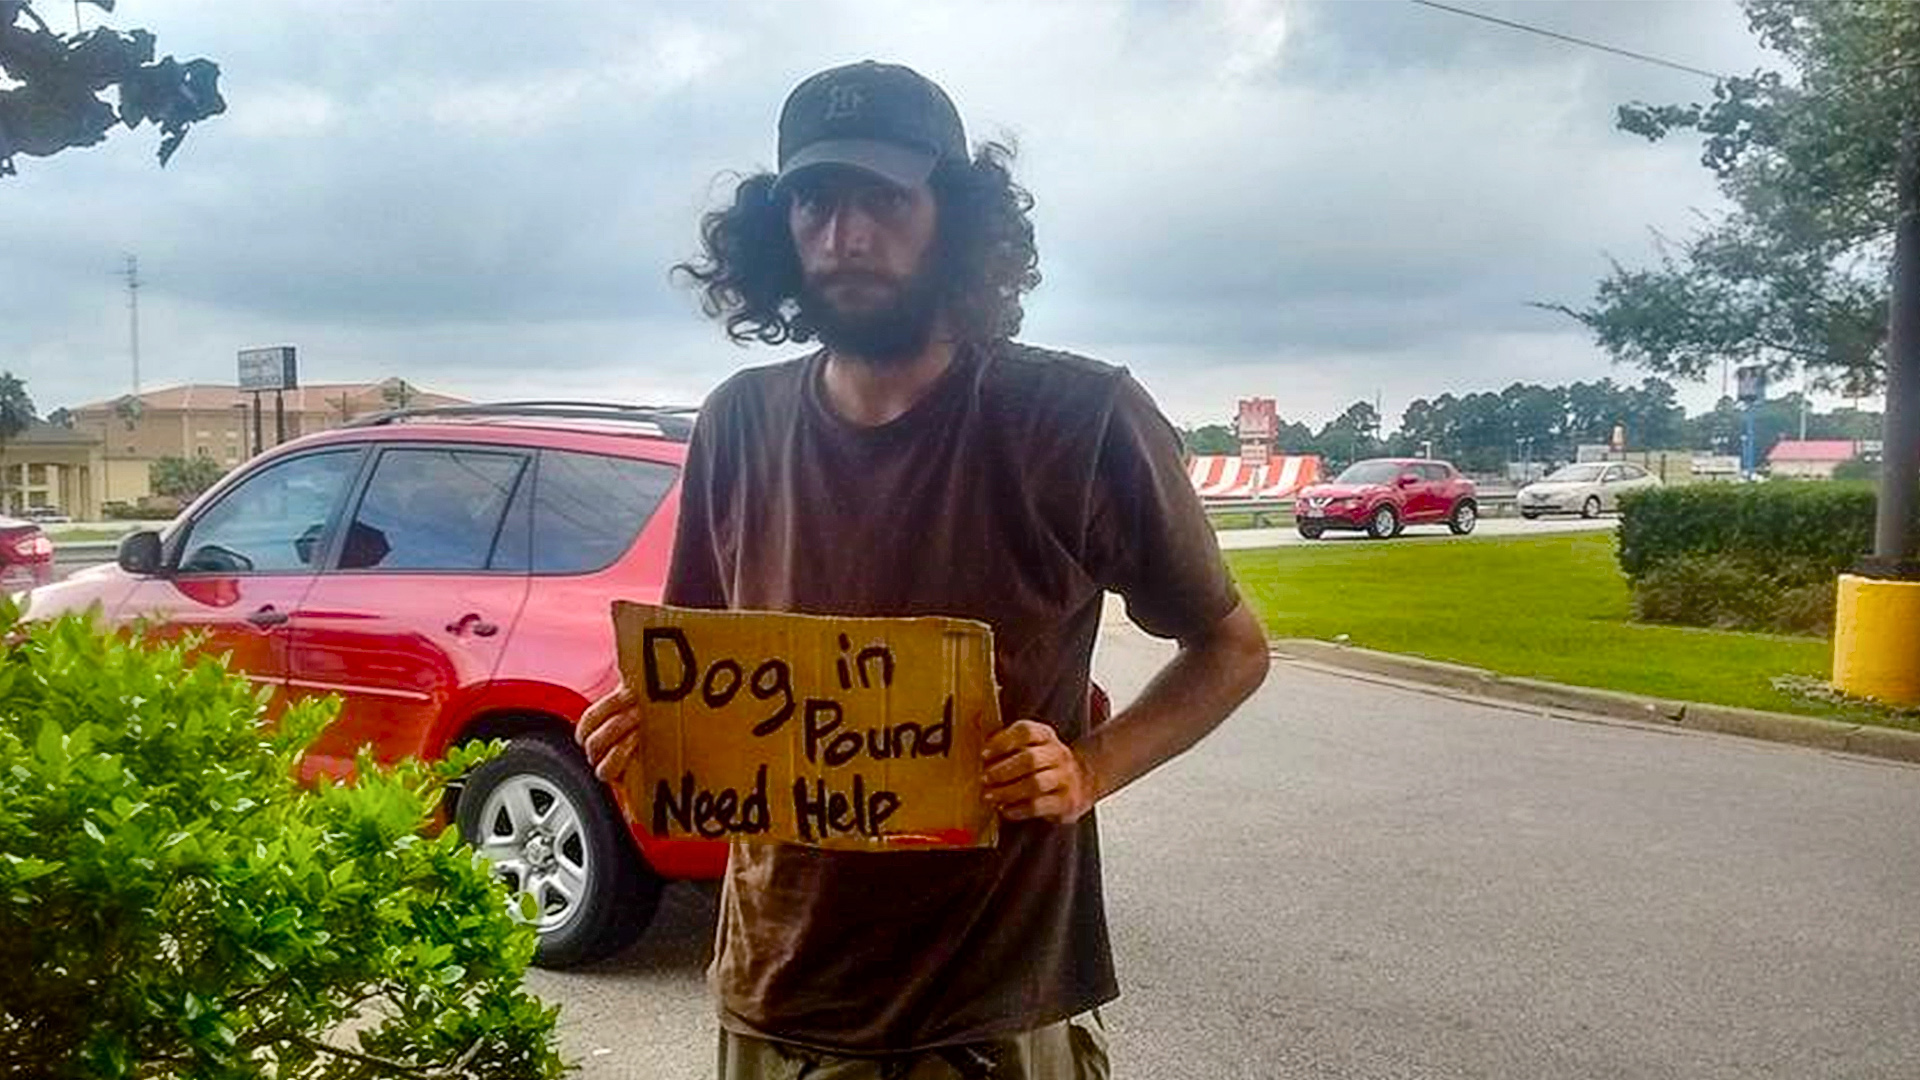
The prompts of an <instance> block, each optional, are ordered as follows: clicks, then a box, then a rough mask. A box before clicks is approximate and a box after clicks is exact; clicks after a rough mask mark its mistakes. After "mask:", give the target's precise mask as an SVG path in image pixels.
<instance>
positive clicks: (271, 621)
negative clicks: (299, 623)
mask: <svg viewBox="0 0 1920 1080" xmlns="http://www.w3.org/2000/svg"><path fill="white" fill-rule="evenodd" d="M288 618H289V616H288V615H287V613H286V612H284V611H276V610H275V609H274V606H273V605H272V604H265V605H263V606H261V608H260V610H258V611H255V612H254V613H253V614H251V615H249V616H247V621H248V622H250V623H252V624H253V625H255V626H257V627H259V628H261V629H262V630H265V629H268V628H270V627H275V626H283V625H285V624H286V621H287V619H288Z"/></svg>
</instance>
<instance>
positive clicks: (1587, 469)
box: [1547, 465, 1606, 484]
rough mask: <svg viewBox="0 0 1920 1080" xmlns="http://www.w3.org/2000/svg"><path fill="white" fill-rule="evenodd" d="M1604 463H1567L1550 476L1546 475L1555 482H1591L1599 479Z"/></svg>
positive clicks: (1550, 480)
mask: <svg viewBox="0 0 1920 1080" xmlns="http://www.w3.org/2000/svg"><path fill="white" fill-rule="evenodd" d="M1605 468H1606V466H1604V465H1569V466H1567V467H1566V468H1564V469H1561V470H1560V471H1559V472H1557V473H1554V474H1553V475H1552V476H1549V477H1547V480H1548V481H1549V482H1552V483H1555V484H1591V483H1593V482H1594V481H1595V480H1598V479H1600V473H1601V471H1602V470H1604V469H1605Z"/></svg>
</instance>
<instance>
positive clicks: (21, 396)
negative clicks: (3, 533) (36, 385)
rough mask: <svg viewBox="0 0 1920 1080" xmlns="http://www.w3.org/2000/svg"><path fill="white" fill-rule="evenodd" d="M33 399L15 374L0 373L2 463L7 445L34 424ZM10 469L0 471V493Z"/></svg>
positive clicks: (24, 384) (0, 457) (8, 372)
mask: <svg viewBox="0 0 1920 1080" xmlns="http://www.w3.org/2000/svg"><path fill="white" fill-rule="evenodd" d="M33 419H34V413H33V399H32V398H31V397H28V396H27V384H26V383H23V382H21V381H20V380H19V379H18V378H17V377H15V375H14V374H13V372H11V371H4V372H0V461H4V460H5V459H6V454H7V444H8V443H10V442H12V441H13V440H14V437H15V436H17V435H19V434H20V433H21V432H23V431H25V430H27V427H28V426H29V425H31V424H32V423H33ZM9 472H11V470H10V469H0V492H4V491H5V490H6V487H7V474H8V473H9Z"/></svg>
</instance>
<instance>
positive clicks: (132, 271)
mask: <svg viewBox="0 0 1920 1080" xmlns="http://www.w3.org/2000/svg"><path fill="white" fill-rule="evenodd" d="M125 274H126V278H127V351H128V352H129V353H130V354H131V355H132V357H133V392H134V393H135V394H138V393H139V392H140V285H141V282H140V256H138V255H128V256H127V265H126V270H125Z"/></svg>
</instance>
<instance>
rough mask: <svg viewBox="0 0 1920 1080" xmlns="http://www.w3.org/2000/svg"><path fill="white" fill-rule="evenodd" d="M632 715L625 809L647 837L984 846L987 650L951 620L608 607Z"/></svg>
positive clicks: (994, 708)
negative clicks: (634, 703)
mask: <svg viewBox="0 0 1920 1080" xmlns="http://www.w3.org/2000/svg"><path fill="white" fill-rule="evenodd" d="M613 620H614V629H615V632H616V634H617V635H618V640H619V649H620V670H621V673H622V676H623V677H624V678H625V680H626V683H627V685H628V686H631V687H633V688H634V689H635V690H636V691H637V692H638V693H639V696H640V711H641V715H642V717H643V723H642V726H641V731H640V747H639V751H638V753H637V754H636V755H635V765H634V766H633V767H631V768H629V769H628V770H627V776H626V782H625V792H624V794H625V796H626V804H627V808H628V812H629V813H631V814H632V815H633V816H634V817H635V818H636V819H637V820H638V821H639V822H640V823H641V824H642V826H644V827H645V828H646V829H647V830H648V831H649V832H651V833H652V834H653V835H655V836H660V837H673V838H676V839H684V838H694V837H704V838H708V839H718V838H721V837H728V838H733V839H741V840H782V841H787V842H790V843H800V844H811V845H814V846H817V847H835V848H860V849H876V848H878V849H885V848H896V847H980V846H988V845H991V844H993V843H995V842H996V840H997V832H996V829H995V824H996V821H997V818H996V816H995V814H994V812H993V809H992V808H991V807H990V806H988V805H987V804H986V803H985V802H984V801H983V800H982V797H981V775H980V774H981V762H980V750H981V747H982V746H983V745H984V743H985V740H986V738H987V736H988V735H989V734H990V733H991V732H993V731H997V730H998V729H999V727H1000V719H999V702H998V696H997V691H996V688H995V686H994V680H993V640H992V635H991V633H990V632H989V631H988V629H987V628H986V626H984V625H982V624H980V623H974V622H967V621H964V620H959V619H941V618H912V619H859V618H840V617H829V616H813V615H785V614H771V613H764V612H739V611H702V610H692V609H686V608H668V607H654V606H649V605H645V604H631V603H625V602H621V603H616V604H615V605H614V609H613Z"/></svg>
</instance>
